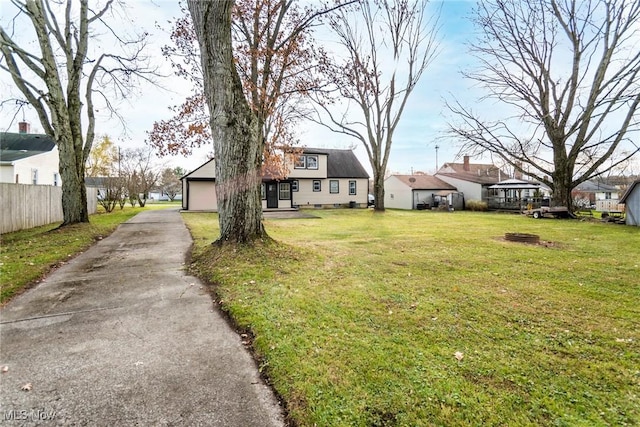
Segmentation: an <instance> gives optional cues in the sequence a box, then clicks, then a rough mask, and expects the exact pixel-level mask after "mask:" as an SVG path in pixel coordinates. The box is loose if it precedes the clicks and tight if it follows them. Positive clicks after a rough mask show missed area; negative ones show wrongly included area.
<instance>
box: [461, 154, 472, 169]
mask: <svg viewBox="0 0 640 427" xmlns="http://www.w3.org/2000/svg"><path fill="white" fill-rule="evenodd" d="M462 168H463V169H464V170H465V172H469V171H470V170H471V168H470V167H469V156H464V163H463V165H462Z"/></svg>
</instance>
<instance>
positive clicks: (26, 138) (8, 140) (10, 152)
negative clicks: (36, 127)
mask: <svg viewBox="0 0 640 427" xmlns="http://www.w3.org/2000/svg"><path fill="white" fill-rule="evenodd" d="M55 146H56V143H55V141H54V140H53V138H51V137H50V136H47V135H41V134H34V133H12V132H2V133H0V161H2V162H13V161H16V160H20V159H25V158H27V157H31V156H35V155H36V154H42V153H48V152H49V151H51V150H53V149H54V148H55Z"/></svg>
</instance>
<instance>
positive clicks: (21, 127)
mask: <svg viewBox="0 0 640 427" xmlns="http://www.w3.org/2000/svg"><path fill="white" fill-rule="evenodd" d="M30 130H31V125H30V124H29V123H27V122H19V123H18V133H29V131H30Z"/></svg>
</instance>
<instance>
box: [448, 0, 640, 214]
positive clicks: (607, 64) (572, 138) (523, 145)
mask: <svg viewBox="0 0 640 427" xmlns="http://www.w3.org/2000/svg"><path fill="white" fill-rule="evenodd" d="M474 16H475V18H474V21H475V23H476V24H477V28H478V29H479V31H481V33H482V37H481V38H480V39H479V40H478V41H477V42H475V43H473V44H472V46H471V52H472V53H473V55H475V57H476V58H477V59H478V60H479V63H480V65H479V68H478V69H477V70H475V71H472V72H469V73H466V77H468V78H469V79H471V80H472V81H474V82H476V83H478V84H479V86H481V87H483V88H484V89H485V90H486V92H487V96H486V100H490V101H495V100H497V101H499V102H501V103H503V104H505V105H506V106H507V107H509V108H511V109H512V111H515V113H514V114H513V115H512V116H511V117H503V118H501V119H498V120H492V119H491V118H487V117H482V116H481V114H479V113H478V112H477V111H474V110H473V109H471V108H469V107H465V106H463V105H461V103H459V102H454V103H452V104H450V105H449V108H450V109H451V110H452V111H453V112H454V113H455V114H456V116H457V117H458V119H459V122H458V123H454V124H452V125H451V131H452V133H453V134H454V135H456V136H457V137H459V138H460V139H461V140H462V141H463V144H464V145H463V149H465V150H468V151H471V152H478V153H483V152H489V153H492V154H493V155H495V156H498V157H500V158H502V159H504V160H505V161H506V162H508V163H509V164H511V165H512V166H513V167H515V168H516V169H518V170H520V171H521V172H524V173H527V174H529V175H532V176H534V177H536V178H537V179H538V180H540V181H542V182H544V183H545V184H547V185H548V186H549V187H550V188H551V189H552V190H553V198H554V202H555V203H557V204H562V205H566V206H569V207H571V206H572V198H571V190H572V189H573V188H574V187H575V186H577V185H578V184H580V183H581V182H584V181H586V180H588V179H590V178H593V177H595V176H598V175H601V174H603V173H606V172H607V171H608V170H610V169H611V168H615V167H616V166H617V165H620V164H622V163H624V162H626V161H627V160H629V159H630V158H631V157H632V156H635V155H637V153H638V152H639V150H640V144H638V143H637V136H636V137H635V138H636V142H634V141H633V139H634V137H633V135H634V134H635V135H637V132H638V131H639V130H640V120H639V116H638V106H639V105H640V74H639V73H640V49H638V43H639V42H640V30H639V29H638V28H639V26H640V2H638V1H628V0H593V1H583V0H486V1H483V2H480V3H479V4H478V7H477V10H476V11H475V15H474Z"/></svg>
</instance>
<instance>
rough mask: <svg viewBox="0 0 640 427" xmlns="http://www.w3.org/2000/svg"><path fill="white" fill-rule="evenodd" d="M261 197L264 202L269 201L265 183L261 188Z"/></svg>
mask: <svg viewBox="0 0 640 427" xmlns="http://www.w3.org/2000/svg"><path fill="white" fill-rule="evenodd" d="M260 197H262V200H267V184H265V183H264V182H263V183H262V185H261V186H260Z"/></svg>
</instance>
